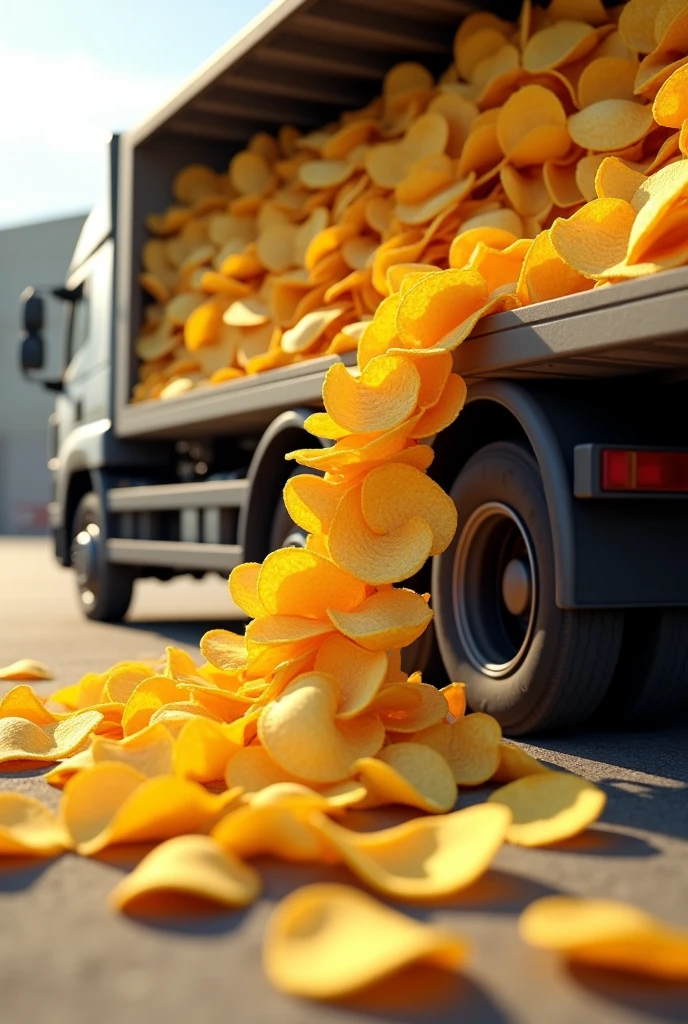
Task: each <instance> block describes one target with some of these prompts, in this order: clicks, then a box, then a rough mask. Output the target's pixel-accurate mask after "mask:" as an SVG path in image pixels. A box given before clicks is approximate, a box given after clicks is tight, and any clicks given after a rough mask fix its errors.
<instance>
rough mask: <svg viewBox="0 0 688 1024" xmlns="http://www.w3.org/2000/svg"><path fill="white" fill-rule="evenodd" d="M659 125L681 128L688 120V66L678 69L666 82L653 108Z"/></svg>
mask: <svg viewBox="0 0 688 1024" xmlns="http://www.w3.org/2000/svg"><path fill="white" fill-rule="evenodd" d="M652 114H653V116H654V119H655V121H656V122H657V124H662V125H666V126H667V127H669V128H681V127H682V126H683V123H684V121H685V120H686V118H688V65H683V66H682V67H680V68H677V69H676V71H674V73H673V74H672V75H671V76H670V77H669V78H668V79H667V80H666V82H664V84H663V85H662V87H661V88H660V90H659V92H658V93H657V95H656V97H655V100H654V104H653V106H652Z"/></svg>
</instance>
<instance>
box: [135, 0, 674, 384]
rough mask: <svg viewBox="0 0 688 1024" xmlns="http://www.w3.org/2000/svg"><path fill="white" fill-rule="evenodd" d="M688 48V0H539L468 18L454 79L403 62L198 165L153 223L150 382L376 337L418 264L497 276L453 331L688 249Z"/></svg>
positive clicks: (262, 365) (213, 376)
mask: <svg viewBox="0 0 688 1024" xmlns="http://www.w3.org/2000/svg"><path fill="white" fill-rule="evenodd" d="M686 61H688V12H687V7H686V4H685V3H683V2H682V0H630V2H629V3H627V4H626V5H622V6H619V7H614V8H607V9H605V8H604V6H603V4H602V2H601V0H582V2H574V0H552V2H551V3H550V4H549V6H548V7H547V8H546V9H543V8H540V7H536V6H532V7H531V3H530V0H525V3H524V5H523V9H522V12H521V16H520V19H519V22H518V24H517V25H515V24H512V23H510V22H506V21H503V20H501V19H500V18H498V17H496V16H495V15H493V14H489V13H476V14H472V15H469V16H468V17H467V18H466V19H465V20H464V21H463V22H462V24H461V26H460V27H459V30H458V31H457V33H456V38H455V40H454V61H453V63H452V64H451V65H450V67H449V68H448V69H447V71H446V72H445V73H444V74H443V75H442V77H441V78H440V80H439V82H437V83H436V82H435V81H434V80H433V77H432V76H431V75H430V73H429V72H428V71H427V70H426V69H425V68H424V67H422V66H421V65H420V64H416V63H412V62H408V63H403V64H399V65H397V66H396V67H393V68H392V69H391V70H390V71H389V72H388V74H387V75H386V76H385V79H384V83H383V92H382V96H381V97H379V98H378V99H375V100H373V101H372V102H371V103H370V104H368V105H367V106H366V107H364V108H363V109H361V110H357V111H353V112H349V113H345V114H343V115H342V117H341V118H340V120H339V121H338V122H337V123H334V124H330V125H327V126H325V127H324V128H323V129H322V130H320V131H315V132H311V133H310V134H308V135H302V134H301V133H300V132H299V131H298V130H296V129H295V128H292V127H285V128H283V129H282V130H281V131H280V132H279V133H278V137H277V138H276V139H274V138H272V137H270V136H269V135H267V134H265V133H259V134H258V135H256V136H254V137H253V139H251V141H250V143H249V145H248V148H247V149H246V150H243V151H242V152H240V153H237V154H236V156H234V157H233V158H232V160H231V162H230V165H229V170H228V172H227V173H226V174H218V173H216V172H215V171H213V170H211V169H210V168H208V167H205V166H202V165H199V164H193V165H191V166H189V167H186V168H184V169H183V170H182V171H180V172H179V173H178V175H177V176H176V178H175V180H174V184H173V191H174V195H175V199H176V203H175V205H173V206H171V207H169V208H168V209H167V210H166V211H165V212H164V213H163V214H153V215H151V216H150V217H149V218H148V221H147V223H148V228H149V230H150V232H151V234H152V235H154V236H155V237H153V238H151V239H150V240H149V241H148V242H147V243H146V244H145V246H144V250H143V266H144V272H143V273H142V274H141V277H140V281H141V285H142V287H143V288H144V289H145V290H146V291H147V292H148V294H149V295H150V296H151V297H152V298H153V300H154V302H153V303H152V304H150V305H148V306H147V307H146V310H145V322H144V325H143V328H142V333H141V336H140V337H139V339H138V341H137V344H136V351H137V354H138V356H139V358H140V360H141V363H140V369H139V383H138V384H137V385H136V386H135V388H134V394H133V399H134V400H135V401H141V400H144V399H151V398H163V399H165V398H173V397H175V396H178V395H181V394H183V393H185V392H186V391H189V390H191V389H194V388H198V387H201V386H208V385H215V384H221V383H223V382H225V381H228V380H232V379H234V378H236V377H240V376H242V375H244V374H253V373H258V372H261V371H264V370H268V369H272V368H275V367H279V366H284V365H286V364H288V363H292V362H295V361H300V360H303V359H307V358H311V357H313V356H317V355H323V354H340V353H344V352H347V351H355V350H356V349H357V348H358V345H359V341H360V340H361V339H362V337H363V336H365V335H366V334H367V333H368V332H367V324H368V323H369V321H370V319H371V316H372V315H373V313H375V311H376V310H377V308H378V306H379V305H380V303H381V302H382V301H383V300H384V299H385V298H386V297H388V296H389V295H390V294H394V293H396V292H398V291H399V289H400V287H401V283H402V281H404V279H405V278H406V277H407V275H408V274H412V275H413V277H412V280H414V281H417V280H419V278H420V275H421V274H423V273H436V272H437V271H438V270H447V269H449V268H451V269H454V270H464V271H469V270H470V271H473V272H474V273H475V274H477V275H479V277H480V279H481V281H482V287H483V289H484V301H483V303H482V304H481V306H480V307H479V308H478V309H474V308H473V307H472V306H471V308H470V310H468V311H465V316H464V319H463V320H460V319H459V318H458V317H457V318H455V319H454V321H453V322H452V324H451V327H452V330H455V331H457V333H456V334H454V335H453V336H452V339H451V342H449V341H444V342H443V345H444V347H446V348H448V349H451V348H453V347H454V345H455V344H458V342H459V341H460V340H462V339H463V338H464V337H466V336H467V334H468V333H470V330H471V329H472V327H473V326H474V325H475V322H476V319H477V317H478V316H485V315H487V314H489V313H493V312H498V311H500V310H505V309H513V308H517V307H519V306H524V305H528V304H530V303H533V302H540V301H543V300H546V299H553V298H557V297H559V296H562V295H568V294H571V293H574V292H580V291H586V290H588V289H591V288H593V287H596V286H598V287H599V286H602V285H606V284H609V283H613V282H615V281H621V280H624V279H627V278H629V277H635V276H638V275H641V274H649V273H654V272H656V271H658V270H660V269H662V268H666V267H673V266H678V265H680V264H683V263H685V262H687V261H688V255H687V253H686V245H685V244H684V242H683V238H684V234H685V233H684V232H683V221H682V217H683V209H682V204H683V203H684V202H685V198H684V195H685V192H686V189H688V171H686V167H687V166H688V165H686V163H685V161H684V151H685V150H686V144H687V143H686V139H687V138H688V132H687V131H686V129H685V127H684V124H685V118H686V114H687V113H688V72H687V71H686V69H685V63H686ZM669 168H673V170H669ZM658 172H661V173H658ZM442 280H443V281H444V279H442ZM454 280H455V281H459V280H460V279H459V278H454ZM466 280H467V282H468V284H467V287H468V288H471V287H472V285H471V281H473V280H477V279H476V278H474V277H471V278H466ZM451 283H452V279H450V278H448V277H447V278H446V284H445V283H440V282H439V281H438V282H437V284H436V288H437V289H438V290H442V289H443V288H445V287H447V288H449V286H450V284H451ZM409 286H410V284H409V282H408V281H407V282H406V287H409ZM461 311H462V310H461ZM440 326H441V325H438V329H437V330H436V332H435V334H436V336H437V337H438V338H439V337H440V333H439V328H440ZM404 347H407V346H406V344H405V345H404ZM361 368H362V367H361Z"/></svg>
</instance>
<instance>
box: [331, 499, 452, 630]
mask: <svg viewBox="0 0 688 1024" xmlns="http://www.w3.org/2000/svg"><path fill="white" fill-rule="evenodd" d="M419 511H422V509H420V510H419ZM432 546H433V533H432V529H431V527H430V525H429V523H428V522H427V521H426V520H425V519H422V518H420V517H419V516H418V515H415V516H412V517H411V518H410V519H407V520H406V521H405V522H404V523H403V525H402V526H398V527H396V528H394V529H392V530H390V531H389V532H388V533H385V534H378V533H374V532H373V531H372V530H371V529H370V528H369V526H368V524H367V523H366V521H365V519H364V517H363V514H362V512H361V488H360V486H355V487H352V488H350V490H348V491H347V493H346V494H345V495H344V497H343V498H342V499H341V501H340V502H339V505H338V506H337V510H336V512H335V514H334V516H333V518H332V522H331V524H330V530H329V533H328V548H329V551H330V554H331V556H332V559H333V561H334V562H336V564H337V565H338V566H340V567H341V568H342V569H344V570H345V571H346V572H349V573H351V575H352V576H354V577H356V578H357V579H359V580H363V581H365V582H366V583H371V584H373V585H377V586H379V585H381V584H384V583H398V582H400V581H401V580H405V579H408V578H409V577H411V576H413V575H414V573H416V572H418V570H419V569H420V568H421V567H422V566H423V565H424V564H425V561H426V559H427V558H428V555H429V554H430V551H431V550H432ZM344 611H347V609H344ZM328 615H331V612H330V610H328Z"/></svg>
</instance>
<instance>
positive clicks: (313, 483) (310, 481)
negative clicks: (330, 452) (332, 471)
mask: <svg viewBox="0 0 688 1024" xmlns="http://www.w3.org/2000/svg"><path fill="white" fill-rule="evenodd" d="M309 419H312V417H309ZM344 490H345V488H343V487H342V485H341V484H338V483H334V482H333V481H330V480H324V479H323V478H322V477H320V476H314V475H312V474H311V473H299V474H298V475H297V476H292V477H290V478H289V480H287V483H286V485H285V488H284V504H285V507H286V509H287V512H288V513H289V515H290V516H291V518H292V519H293V520H294V522H295V523H296V524H297V526H301V527H302V528H303V529H304V530H307V531H308V533H327V531H328V530H329V528H330V523H331V522H332V517H333V515H334V513H335V511H336V509H337V505H338V504H339V502H340V500H341V498H342V496H343V494H344ZM235 571H236V570H235ZM230 583H231V576H230ZM235 600H236V598H235ZM242 607H244V606H243V605H242ZM249 614H250V613H249Z"/></svg>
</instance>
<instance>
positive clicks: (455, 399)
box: [411, 332, 468, 438]
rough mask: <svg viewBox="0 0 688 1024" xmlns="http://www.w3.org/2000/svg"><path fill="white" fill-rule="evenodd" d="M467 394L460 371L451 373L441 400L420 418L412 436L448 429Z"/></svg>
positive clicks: (464, 401) (423, 435) (431, 434)
mask: <svg viewBox="0 0 688 1024" xmlns="http://www.w3.org/2000/svg"><path fill="white" fill-rule="evenodd" d="M467 333H468V332H467ZM467 394H468V389H467V387H466V382H465V381H464V379H463V377H459V375H458V373H452V374H450V375H449V378H448V380H447V383H446V384H445V387H444V391H443V392H442V395H441V397H440V399H439V401H438V402H436V403H435V405H433V406H431V407H430V408H429V409H427V410H426V412H424V413H423V415H422V416H421V417H420V418H419V420H418V422H417V423H416V424H415V425H414V427H413V430H412V432H411V437H417V438H424V437H433V436H434V435H435V434H439V433H440V432H441V431H442V430H446V428H447V427H448V426H450V425H451V424H452V423H453V422H454V420H455V419H456V417H457V416H458V415H459V413H460V412H461V410H462V409H463V407H464V405H465V403H466V395H467Z"/></svg>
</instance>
